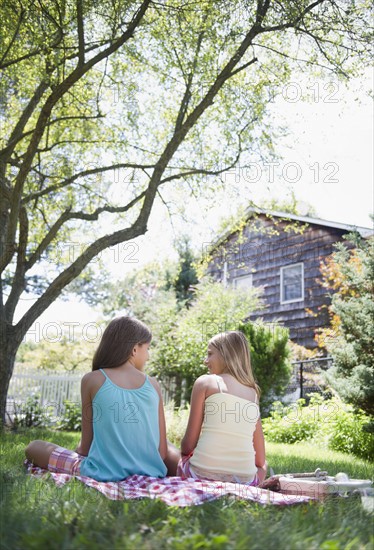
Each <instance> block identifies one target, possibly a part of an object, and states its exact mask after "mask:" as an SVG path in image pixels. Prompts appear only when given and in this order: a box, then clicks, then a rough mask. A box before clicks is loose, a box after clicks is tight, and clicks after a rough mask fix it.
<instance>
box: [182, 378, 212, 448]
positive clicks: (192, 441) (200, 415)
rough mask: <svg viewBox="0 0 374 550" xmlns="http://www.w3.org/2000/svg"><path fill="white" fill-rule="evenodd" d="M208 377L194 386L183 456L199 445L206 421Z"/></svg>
mask: <svg viewBox="0 0 374 550" xmlns="http://www.w3.org/2000/svg"><path fill="white" fill-rule="evenodd" d="M205 394H206V375H203V376H200V378H198V379H197V380H196V382H195V384H194V386H193V389H192V394H191V403H190V416H189V419H188V424H187V429H186V433H185V434H184V437H183V439H182V443H181V451H182V455H189V454H190V453H191V452H192V451H193V450H194V448H195V447H196V445H197V442H198V440H199V437H200V432H201V426H202V424H203V419H204V404H205Z"/></svg>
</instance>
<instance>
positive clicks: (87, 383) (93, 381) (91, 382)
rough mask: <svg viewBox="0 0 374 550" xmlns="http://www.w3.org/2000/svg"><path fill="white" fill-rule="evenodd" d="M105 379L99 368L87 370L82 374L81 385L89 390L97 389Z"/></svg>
mask: <svg viewBox="0 0 374 550" xmlns="http://www.w3.org/2000/svg"><path fill="white" fill-rule="evenodd" d="M104 381H105V376H104V374H103V373H102V372H101V371H100V370H93V371H91V372H87V373H86V374H84V375H83V376H82V380H81V385H82V387H86V388H88V389H89V390H90V391H95V390H96V391H97V390H98V389H99V388H100V386H102V384H103V382H104Z"/></svg>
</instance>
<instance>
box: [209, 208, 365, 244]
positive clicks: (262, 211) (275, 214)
mask: <svg viewBox="0 0 374 550" xmlns="http://www.w3.org/2000/svg"><path fill="white" fill-rule="evenodd" d="M252 213H256V214H265V215H268V216H272V217H275V218H285V219H287V220H295V221H300V222H303V223H309V224H314V225H321V226H323V227H334V228H336V229H341V230H343V231H347V232H351V231H357V232H358V233H359V234H360V235H361V237H363V238H367V237H370V236H372V235H374V229H370V228H369V227H361V226H358V225H350V224H347V223H340V222H332V221H329V220H323V219H321V218H311V217H310V216H298V215H296V214H290V213H289V212H280V211H274V210H267V209H264V208H255V207H252V206H250V207H248V208H247V209H246V211H245V215H246V217H247V219H248V218H249V217H250V216H251V214H252ZM232 233H235V230H226V231H225V232H224V233H222V234H221V235H218V238H217V240H216V242H215V245H214V246H217V245H218V244H219V243H222V241H225V240H226V239H227V238H228V237H229V236H230V235H231V234H232Z"/></svg>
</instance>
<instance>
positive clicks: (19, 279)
mask: <svg viewBox="0 0 374 550" xmlns="http://www.w3.org/2000/svg"><path fill="white" fill-rule="evenodd" d="M28 233H29V221H28V218H27V212H26V208H24V207H22V208H21V210H20V223H19V245H18V251H17V265H16V271H15V274H14V278H13V284H12V289H11V291H10V294H9V297H8V299H7V301H6V304H5V318H6V319H7V321H8V322H11V320H12V319H13V315H14V311H15V309H16V306H17V303H18V300H19V297H20V296H21V294H22V292H23V291H24V289H25V272H26V269H25V258H26V249H27V241H28Z"/></svg>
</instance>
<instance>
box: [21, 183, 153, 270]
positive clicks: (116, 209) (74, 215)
mask: <svg viewBox="0 0 374 550" xmlns="http://www.w3.org/2000/svg"><path fill="white" fill-rule="evenodd" d="M144 196H145V191H143V192H142V193H140V195H138V196H137V197H135V198H134V199H133V200H132V201H130V202H129V203H127V204H126V205H125V206H109V205H107V206H101V207H100V208H96V210H95V211H94V212H92V213H91V214H88V213H85V212H82V211H80V212H71V208H68V209H67V210H65V212H63V213H62V214H61V216H60V217H59V218H58V220H57V221H56V222H55V223H54V224H53V225H52V227H51V229H50V230H49V232H48V233H47V234H46V235H45V237H44V238H43V240H42V241H41V243H40V244H39V246H38V247H37V248H36V249H35V250H34V252H33V253H32V254H31V256H30V258H29V259H28V260H27V262H26V271H28V270H29V269H31V268H32V267H33V265H34V264H35V262H37V261H38V260H39V259H40V257H41V256H42V254H43V253H44V252H45V251H46V250H47V248H48V246H49V245H50V244H51V243H52V241H53V240H54V239H55V238H56V236H57V233H58V231H59V230H60V228H61V227H62V226H63V225H64V224H65V223H66V222H67V221H70V220H87V221H95V220H97V219H98V218H99V215H100V214H102V213H103V212H109V213H111V214H115V213H124V212H127V211H128V210H130V209H131V208H132V207H133V206H135V204H136V203H137V202H139V201H140V200H141V199H143V198H144Z"/></svg>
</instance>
